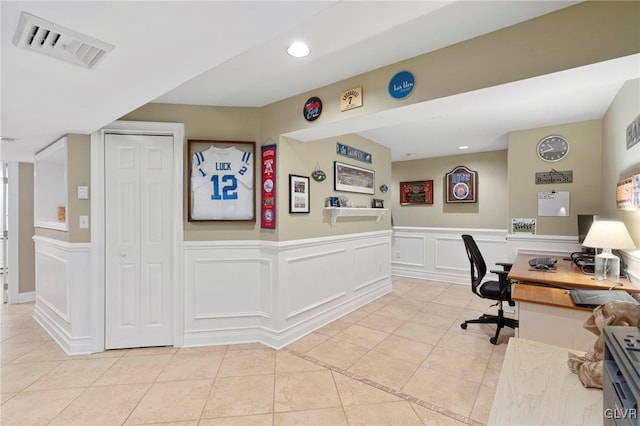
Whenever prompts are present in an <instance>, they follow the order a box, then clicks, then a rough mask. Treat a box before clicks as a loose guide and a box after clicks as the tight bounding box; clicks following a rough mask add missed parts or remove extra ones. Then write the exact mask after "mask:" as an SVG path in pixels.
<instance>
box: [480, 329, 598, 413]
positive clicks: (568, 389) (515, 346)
mask: <svg viewBox="0 0 640 426" xmlns="http://www.w3.org/2000/svg"><path fill="white" fill-rule="evenodd" d="M568 353H569V351H568V350H567V349H565V348H562V347H557V346H551V345H545V344H542V343H537V342H532V341H530V340H525V339H518V338H511V339H509V346H507V352H506V354H505V357H504V362H503V363H502V370H501V372H500V378H499V379H498V386H497V388H496V393H495V396H494V397H493V406H492V408H491V414H490V415H489V422H488V424H489V425H496V426H499V425H602V419H603V416H602V398H603V396H602V390H600V389H593V388H585V387H583V386H582V383H580V380H579V379H578V376H577V375H575V374H573V373H572V372H571V371H569V367H567V359H568Z"/></svg>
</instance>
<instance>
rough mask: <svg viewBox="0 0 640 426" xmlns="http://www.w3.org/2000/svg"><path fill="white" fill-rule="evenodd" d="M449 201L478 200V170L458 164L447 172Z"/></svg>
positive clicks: (466, 201)
mask: <svg viewBox="0 0 640 426" xmlns="http://www.w3.org/2000/svg"><path fill="white" fill-rule="evenodd" d="M446 181H447V184H446V187H447V203H476V202H478V172H476V171H475V170H471V169H469V168H467V167H465V166H458V167H455V168H454V169H453V170H451V171H450V172H449V173H447V174H446Z"/></svg>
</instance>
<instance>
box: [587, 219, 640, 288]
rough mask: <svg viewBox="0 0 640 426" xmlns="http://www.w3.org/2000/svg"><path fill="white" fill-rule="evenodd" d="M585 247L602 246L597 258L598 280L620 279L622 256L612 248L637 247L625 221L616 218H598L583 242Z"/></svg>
mask: <svg viewBox="0 0 640 426" xmlns="http://www.w3.org/2000/svg"><path fill="white" fill-rule="evenodd" d="M582 245H583V246H585V247H593V248H601V249H602V252H601V253H599V254H597V255H596V258H595V274H596V279H597V280H606V279H614V280H615V281H616V282H618V281H619V280H620V258H619V257H618V256H616V255H615V254H613V253H611V249H618V250H625V249H633V248H636V247H635V245H634V244H633V240H632V239H631V236H630V235H629V231H627V228H626V227H625V226H624V223H622V222H620V221H615V220H596V221H595V222H593V224H592V225H591V229H589V232H588V233H587V236H586V237H585V239H584V242H583V243H582Z"/></svg>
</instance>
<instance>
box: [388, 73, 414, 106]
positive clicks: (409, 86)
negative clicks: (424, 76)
mask: <svg viewBox="0 0 640 426" xmlns="http://www.w3.org/2000/svg"><path fill="white" fill-rule="evenodd" d="M414 86H415V80H414V78H413V74H411V73H410V72H409V71H400V72H399V73H398V74H396V75H394V76H393V77H391V80H390V81H389V95H391V97H392V98H394V99H403V98H406V97H407V96H409V95H410V94H411V92H412V91H413V87H414Z"/></svg>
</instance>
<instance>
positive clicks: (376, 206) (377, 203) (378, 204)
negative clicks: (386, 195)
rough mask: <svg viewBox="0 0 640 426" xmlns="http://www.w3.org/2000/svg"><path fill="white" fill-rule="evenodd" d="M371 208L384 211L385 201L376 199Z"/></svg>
mask: <svg viewBox="0 0 640 426" xmlns="http://www.w3.org/2000/svg"><path fill="white" fill-rule="evenodd" d="M371 208H374V209H384V200H380V199H378V198H374V199H373V200H371Z"/></svg>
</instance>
